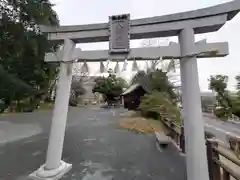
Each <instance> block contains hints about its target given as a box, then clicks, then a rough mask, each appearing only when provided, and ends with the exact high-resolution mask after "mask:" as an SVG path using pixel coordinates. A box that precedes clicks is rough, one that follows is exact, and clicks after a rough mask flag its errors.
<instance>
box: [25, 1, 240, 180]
mask: <svg viewBox="0 0 240 180" xmlns="http://www.w3.org/2000/svg"><path fill="white" fill-rule="evenodd" d="M239 11H240V1H238V0H235V1H231V2H228V3H225V4H220V5H217V6H213V7H209V8H204V9H199V10H194V11H188V12H183V13H177V14H171V15H164V16H158V17H152V18H143V19H137V20H131V22H130V37H131V39H142V38H154V37H167V36H178V38H179V44H180V47H179V51H178V52H179V54H178V58H180V68H181V83H182V96H183V109H184V129H185V135H186V136H185V141H186V162H187V178H188V180H208V179H209V177H208V168H207V160H206V149H205V140H204V124H203V121H202V114H201V101H200V89H199V81H198V69H197V61H196V58H197V57H201V55H202V54H204V53H205V56H206V57H208V56H209V57H212V56H214V55H212V54H209V55H208V56H207V55H206V54H207V53H206V52H209V48H206V46H208V44H206V46H204V48H205V50H206V51H203V52H199V49H198V45H197V44H195V40H194V34H200V33H207V32H214V31H217V30H219V29H220V28H221V27H222V26H223V25H224V24H225V23H226V21H229V20H231V19H232V18H233V17H234V16H235V15H236V14H237V13H238V12H239ZM41 31H42V32H44V33H48V39H49V40H51V41H61V42H64V50H63V53H62V55H60V56H59V57H60V58H61V57H62V62H63V63H61V66H60V74H59V77H60V80H59V88H58V90H57V97H56V102H55V107H54V111H53V119H52V126H51V132H50V138H49V145H48V151H47V158H46V163H45V164H44V165H43V166H41V167H40V168H39V169H38V170H37V171H35V172H33V173H32V174H30V176H29V177H30V178H31V179H36V180H55V179H59V178H60V177H61V176H63V174H64V173H66V172H67V171H68V170H69V169H70V168H71V165H70V164H67V163H65V162H63V161H61V156H62V147H63V141H64V134H65V125H66V118H67V110H68V100H69V91H70V84H71V78H72V60H73V58H75V56H72V55H71V54H72V53H73V52H74V51H75V50H74V49H75V44H76V43H88V42H103V41H108V40H109V27H108V23H102V24H91V25H80V26H60V27H42V29H41ZM224 46H226V44H225V45H224ZM211 47H212V46H210V49H211ZM171 49H172V48H171ZM224 49H225V48H224ZM158 50H159V51H160V49H158ZM217 50H219V49H214V50H213V51H210V52H215V53H216V52H217ZM225 50H226V49H225ZM134 51H135V50H132V52H134ZM149 51H151V50H150V49H149ZM156 51H157V49H156V50H154V52H156ZM170 51H171V50H170ZM197 52H199V53H200V54H198V53H197ZM98 53H99V54H98ZM139 53H140V52H139ZM76 54H77V53H75V52H74V53H73V55H76ZM80 54H82V58H85V57H86V56H88V57H87V59H89V57H91V55H90V53H86V52H85V55H84V51H83V52H82V53H80ZM93 54H95V56H97V58H96V57H92V59H93V60H94V59H95V60H97V59H98V58H99V57H103V59H104V58H108V57H109V56H106V52H104V51H101V52H95V53H93ZM101 54H102V55H101ZM130 54H131V53H130ZM216 54H221V52H220V51H219V52H218V53H216ZM223 54H224V53H223ZM134 55H135V54H134ZM136 55H139V54H136ZM169 55H170V54H169ZM162 56H163V55H162V54H159V57H162ZM170 56H171V55H170ZM202 56H204V55H202ZM216 56H217V55H216ZM80 57H81V55H80ZM143 57H144V56H143ZM69 60H70V62H69ZM67 61H68V62H67ZM98 61H99V59H98ZM59 104H61V106H59ZM199 152H200V153H199Z"/></svg>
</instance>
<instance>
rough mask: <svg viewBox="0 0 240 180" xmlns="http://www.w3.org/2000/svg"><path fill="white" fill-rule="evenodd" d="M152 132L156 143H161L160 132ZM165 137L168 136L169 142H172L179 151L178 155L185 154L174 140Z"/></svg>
mask: <svg viewBox="0 0 240 180" xmlns="http://www.w3.org/2000/svg"><path fill="white" fill-rule="evenodd" d="M154 134H155V137H156V141H157V143H158V145H161V144H162V140H161V139H160V138H159V135H160V133H159V132H157V131H155V132H154ZM167 137H168V140H169V143H172V144H173V145H174V146H175V148H176V149H177V150H178V151H179V152H180V155H182V156H185V154H184V153H182V150H181V149H180V147H179V146H178V145H177V143H176V142H175V141H173V140H172V139H171V138H170V137H169V136H167Z"/></svg>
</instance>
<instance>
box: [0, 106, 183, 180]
mask: <svg viewBox="0 0 240 180" xmlns="http://www.w3.org/2000/svg"><path fill="white" fill-rule="evenodd" d="M121 112H122V110H119V109H116V110H114V112H113V111H111V110H108V109H106V110H103V109H85V110H83V109H76V108H75V109H74V108H73V109H70V113H69V117H68V126H67V131H66V137H65V143H64V150H63V160H64V161H66V162H68V163H72V164H73V168H72V170H71V171H70V172H69V173H68V174H66V175H65V176H64V177H63V178H62V180H134V179H136V180H186V172H185V159H184V157H183V156H180V155H179V152H177V151H176V150H175V148H174V147H173V146H170V147H169V149H168V150H161V149H160V150H159V149H157V148H156V143H155V138H154V136H153V135H140V134H135V133H132V132H128V131H125V130H123V129H119V128H118V127H117V123H116V122H117V119H118V118H119V116H120V114H121ZM40 114H41V113H40ZM40 114H37V113H35V114H34V116H33V115H28V118H30V117H36V118H39V119H38V121H37V122H36V119H35V122H34V124H35V125H36V124H39V127H41V128H42V131H41V133H36V135H34V136H31V135H29V136H30V137H28V138H22V139H19V140H15V141H12V142H9V143H5V144H1V145H0V163H1V168H0V180H6V179H7V180H26V176H27V175H28V174H29V173H31V172H32V171H34V170H36V169H37V168H38V167H39V166H40V165H41V164H43V163H44V161H45V153H46V149H47V140H48V133H49V132H48V131H49V128H48V127H49V120H46V119H48V118H49V117H48V116H50V115H51V113H49V112H46V113H42V114H41V116H40ZM113 115H114V116H113ZM16 117H17V116H16ZM19 117H20V116H19ZM23 117H25V116H23ZM1 118H2V117H0V121H1ZM4 118H6V117H4ZM9 119H11V120H10V121H11V122H14V118H13V117H11V118H9ZM20 119H21V118H20ZM20 119H18V121H19V120H20ZM4 121H6V119H4ZM29 121H32V120H31V118H30V119H29V120H27V119H26V117H25V119H24V122H25V123H26V122H29Z"/></svg>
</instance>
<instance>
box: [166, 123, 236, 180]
mask: <svg viewBox="0 0 240 180" xmlns="http://www.w3.org/2000/svg"><path fill="white" fill-rule="evenodd" d="M162 122H163V123H164V125H165V126H166V127H167V129H168V130H169V134H168V136H170V137H171V138H172V139H173V140H174V141H175V142H176V144H177V145H178V146H179V148H180V149H181V152H182V153H185V140H184V128H183V126H179V125H178V124H176V123H175V122H173V121H171V120H169V119H162ZM205 139H206V149H207V160H208V169H209V179H210V180H231V179H232V178H233V179H236V180H240V138H238V137H233V136H230V135H228V136H227V139H228V142H229V144H225V143H222V142H221V141H219V140H218V139H216V138H215V136H214V135H213V134H211V133H209V132H207V131H205ZM231 177H232V178H231Z"/></svg>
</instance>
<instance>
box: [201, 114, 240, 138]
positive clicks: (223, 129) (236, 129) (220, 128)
mask: <svg viewBox="0 0 240 180" xmlns="http://www.w3.org/2000/svg"><path fill="white" fill-rule="evenodd" d="M203 120H204V122H205V129H206V131H209V132H211V133H213V134H214V135H215V136H216V137H217V138H218V139H220V140H221V141H223V142H224V143H228V140H227V135H233V136H239V137H240V125H238V124H232V123H229V122H224V121H221V120H217V119H213V118H211V117H207V116H203Z"/></svg>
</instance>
